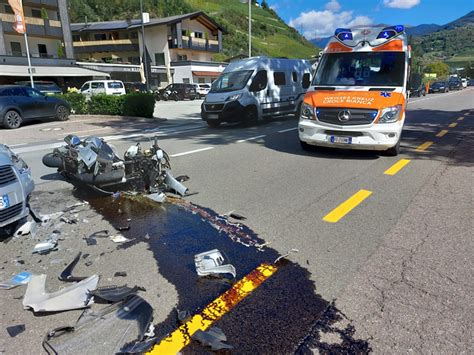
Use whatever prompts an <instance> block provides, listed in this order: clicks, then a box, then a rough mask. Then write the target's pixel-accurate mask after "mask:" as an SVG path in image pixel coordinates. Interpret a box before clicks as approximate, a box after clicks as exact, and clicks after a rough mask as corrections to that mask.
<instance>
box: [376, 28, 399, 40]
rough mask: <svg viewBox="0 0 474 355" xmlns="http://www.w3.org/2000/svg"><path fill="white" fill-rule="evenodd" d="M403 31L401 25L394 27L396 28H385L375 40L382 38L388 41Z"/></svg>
mask: <svg viewBox="0 0 474 355" xmlns="http://www.w3.org/2000/svg"><path fill="white" fill-rule="evenodd" d="M404 30H405V27H404V26H403V25H396V26H391V27H385V28H384V29H383V30H382V31H381V32H380V33H379V35H378V36H377V39H380V38H384V39H390V38H392V37H395V36H396V35H398V34H399V33H401V32H403V31H404Z"/></svg>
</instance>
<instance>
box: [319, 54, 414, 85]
mask: <svg viewBox="0 0 474 355" xmlns="http://www.w3.org/2000/svg"><path fill="white" fill-rule="evenodd" d="M404 74H405V53H403V52H350V53H331V54H325V55H324V56H323V58H322V60H321V63H320V65H319V66H318V70H317V73H316V75H315V77H314V80H313V85H324V86H328V85H330V86H333V85H334V86H335V85H338V86H403V80H404Z"/></svg>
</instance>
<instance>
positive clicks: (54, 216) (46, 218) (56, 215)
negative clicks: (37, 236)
mask: <svg viewBox="0 0 474 355" xmlns="http://www.w3.org/2000/svg"><path fill="white" fill-rule="evenodd" d="M63 214H64V212H62V211H61V212H55V213H51V214H47V215H44V216H41V222H43V223H47V222H49V221H50V220H52V219H57V218H59V217H61V216H62V215H63Z"/></svg>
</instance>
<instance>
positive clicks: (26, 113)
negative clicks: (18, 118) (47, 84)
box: [8, 87, 36, 119]
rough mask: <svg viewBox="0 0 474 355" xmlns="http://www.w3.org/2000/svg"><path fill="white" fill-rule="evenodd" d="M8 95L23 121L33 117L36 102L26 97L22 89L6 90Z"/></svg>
mask: <svg viewBox="0 0 474 355" xmlns="http://www.w3.org/2000/svg"><path fill="white" fill-rule="evenodd" d="M8 93H9V95H10V96H11V98H12V104H13V105H14V106H18V107H19V108H20V110H21V114H22V117H23V119H29V118H34V117H35V113H36V102H35V100H34V99H31V98H29V97H28V96H27V95H26V92H25V90H24V88H22V87H16V88H11V89H9V90H8Z"/></svg>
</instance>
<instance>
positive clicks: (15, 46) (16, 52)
mask: <svg viewBox="0 0 474 355" xmlns="http://www.w3.org/2000/svg"><path fill="white" fill-rule="evenodd" d="M10 47H11V49H12V56H14V57H21V56H22V53H21V44H20V42H10Z"/></svg>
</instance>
